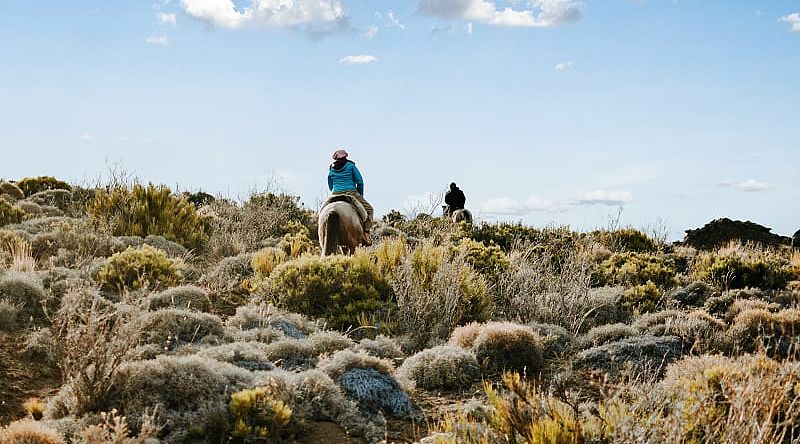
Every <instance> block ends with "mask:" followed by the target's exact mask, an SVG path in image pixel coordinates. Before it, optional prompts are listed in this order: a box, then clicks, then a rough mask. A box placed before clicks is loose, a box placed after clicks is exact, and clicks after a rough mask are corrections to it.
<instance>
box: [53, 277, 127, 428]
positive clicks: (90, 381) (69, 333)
mask: <svg viewBox="0 0 800 444" xmlns="http://www.w3.org/2000/svg"><path fill="white" fill-rule="evenodd" d="M139 319H140V314H139V312H138V310H136V309H135V308H133V307H121V306H113V305H111V304H110V303H109V302H108V301H106V300H105V299H103V298H102V297H100V295H99V294H97V293H96V292H95V291H93V290H88V289H81V288H76V289H73V290H71V291H69V292H68V293H67V294H66V295H65V296H64V298H63V299H62V301H61V307H60V308H59V310H58V312H57V313H56V315H55V317H54V319H53V327H52V332H53V336H54V337H55V338H57V342H56V343H57V344H58V364H59V368H60V369H61V374H62V378H63V381H64V387H66V388H68V390H67V391H68V392H69V393H70V394H71V396H72V398H73V401H72V402H73V403H74V404H73V405H70V406H67V412H68V413H71V414H74V415H76V416H80V415H82V414H84V413H87V412H97V411H100V410H102V408H103V407H104V406H105V403H106V401H107V400H108V399H109V398H107V397H106V396H107V395H108V392H109V390H110V388H111V387H112V385H113V383H114V378H115V377H116V376H117V374H118V372H119V369H120V366H121V365H122V363H123V362H124V360H125V356H126V355H127V354H128V352H130V351H131V350H132V349H133V348H134V347H135V346H136V344H137V342H138V341H139V334H140V331H141V330H140V323H139Z"/></svg>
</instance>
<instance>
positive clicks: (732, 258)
mask: <svg viewBox="0 0 800 444" xmlns="http://www.w3.org/2000/svg"><path fill="white" fill-rule="evenodd" d="M693 276H694V278H695V279H697V280H700V281H703V282H707V283H709V284H712V285H716V286H718V287H720V288H722V289H731V288H745V287H757V288H763V289H776V290H782V289H784V288H786V285H787V284H788V283H789V282H790V281H793V280H797V279H800V275H799V274H798V270H797V268H796V267H792V266H791V264H790V262H789V260H788V259H786V258H783V257H781V256H779V255H777V254H774V253H770V252H766V251H765V252H759V253H755V254H738V253H736V252H732V253H724V254H718V253H705V254H702V255H701V256H700V257H699V258H698V259H697V261H695V264H694V268H693Z"/></svg>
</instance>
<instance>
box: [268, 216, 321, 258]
mask: <svg viewBox="0 0 800 444" xmlns="http://www.w3.org/2000/svg"><path fill="white" fill-rule="evenodd" d="M284 230H286V231H287V233H286V234H284V235H283V238H281V240H280V242H278V246H277V248H278V249H280V250H283V252H284V253H285V254H286V255H287V256H288V257H290V258H292V259H297V258H298V257H300V256H302V255H304V254H307V253H314V252H315V251H317V252H318V251H319V250H317V246H316V244H315V243H314V242H313V241H312V240H311V238H310V237H309V233H310V232H309V230H308V227H306V226H304V225H303V224H302V223H300V222H298V221H289V222H288V223H287V224H286V227H284Z"/></svg>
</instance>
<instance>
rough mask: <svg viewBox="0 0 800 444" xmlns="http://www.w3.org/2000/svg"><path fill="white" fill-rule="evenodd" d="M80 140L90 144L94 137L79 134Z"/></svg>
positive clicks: (87, 134)
mask: <svg viewBox="0 0 800 444" xmlns="http://www.w3.org/2000/svg"><path fill="white" fill-rule="evenodd" d="M81 140H82V141H84V142H91V141H92V140H94V135H93V134H89V133H84V134H81Z"/></svg>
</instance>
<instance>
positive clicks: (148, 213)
mask: <svg viewBox="0 0 800 444" xmlns="http://www.w3.org/2000/svg"><path fill="white" fill-rule="evenodd" d="M89 214H90V216H91V217H92V219H93V220H94V221H95V222H96V223H100V224H107V225H108V226H109V227H110V229H111V232H112V233H113V234H115V235H117V236H142V237H145V236H148V235H151V234H152V235H159V236H163V237H165V238H166V239H167V240H170V241H174V242H177V243H179V244H181V245H183V246H185V247H187V248H192V249H201V248H202V247H203V243H204V242H205V241H206V239H207V237H208V234H207V233H208V229H209V227H208V221H207V220H206V218H204V217H202V216H200V215H198V214H197V211H196V209H195V206H194V205H192V204H191V203H190V202H189V201H187V200H186V199H184V198H182V197H178V196H175V195H174V194H172V191H171V190H170V189H169V188H168V187H166V186H163V185H160V186H156V185H153V184H148V185H147V186H144V185H141V184H138V183H137V184H134V185H133V187H131V188H127V187H121V186H118V187H113V188H111V189H109V190H100V191H98V192H97V194H96V195H95V197H94V200H93V201H92V203H91V204H90V206H89Z"/></svg>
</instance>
